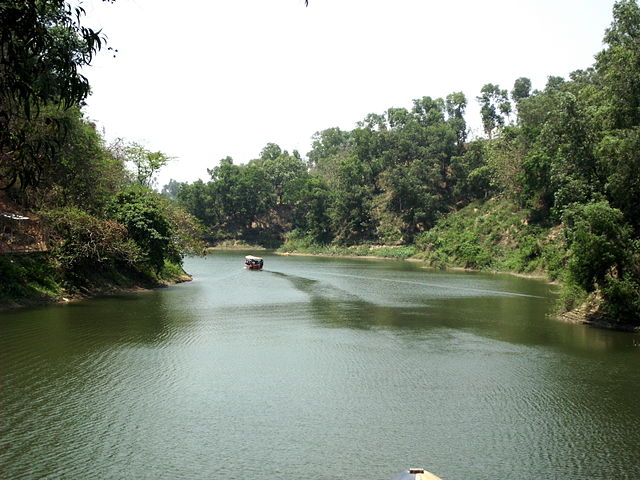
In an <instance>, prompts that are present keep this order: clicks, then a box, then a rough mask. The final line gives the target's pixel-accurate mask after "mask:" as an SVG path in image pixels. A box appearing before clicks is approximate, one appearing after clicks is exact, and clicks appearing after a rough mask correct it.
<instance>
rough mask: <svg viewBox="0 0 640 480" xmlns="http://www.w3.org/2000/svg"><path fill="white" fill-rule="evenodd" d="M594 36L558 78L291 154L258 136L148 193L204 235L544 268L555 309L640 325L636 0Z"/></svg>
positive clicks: (411, 114) (437, 262)
mask: <svg viewBox="0 0 640 480" xmlns="http://www.w3.org/2000/svg"><path fill="white" fill-rule="evenodd" d="M613 17H614V20H613V22H612V24H611V26H610V27H609V28H608V29H607V30H606V32H605V35H604V44H605V48H604V49H603V50H602V51H601V52H599V53H597V54H596V56H595V63H594V64H593V65H592V66H590V67H587V68H586V69H584V70H578V71H575V72H573V73H572V74H571V75H570V76H569V78H568V79H565V78H560V77H553V76H552V77H548V82H547V84H546V85H545V87H544V88H543V89H540V90H534V89H532V85H531V81H530V80H529V79H527V78H518V79H517V80H515V82H514V85H513V88H512V89H511V90H510V91H508V90H507V89H503V88H501V87H500V86H499V85H494V84H487V85H484V86H483V87H482V89H481V90H480V93H479V95H478V96H477V98H476V100H477V101H478V102H479V104H480V108H481V119H482V125H483V130H484V138H475V139H471V138H468V137H469V135H468V128H467V124H466V121H465V110H466V107H467V98H466V97H465V95H464V94H463V93H461V92H454V93H452V94H450V95H448V96H447V97H446V98H444V99H442V98H431V97H423V98H420V99H416V100H414V101H413V104H412V105H411V107H410V108H389V109H388V110H387V111H386V112H384V113H381V114H369V115H367V116H366V117H365V118H364V119H363V120H362V121H361V122H359V123H358V125H357V127H356V128H355V129H353V130H351V131H344V130H341V129H339V128H328V129H325V130H322V131H319V132H318V133H316V134H315V135H314V137H313V145H312V150H311V151H310V152H309V153H308V155H307V157H306V158H302V156H301V155H300V154H299V153H298V152H297V151H293V153H289V152H287V151H286V150H283V149H281V148H280V146H278V145H275V144H268V145H267V146H266V147H265V148H264V149H263V150H262V152H261V154H260V156H259V158H256V159H254V160H251V161H249V162H248V163H246V164H241V165H236V164H234V162H233V159H231V158H229V157H227V158H225V159H223V160H221V161H220V163H219V165H218V166H215V167H213V168H211V169H210V170H209V174H210V177H211V178H210V181H208V182H203V181H196V182H193V183H178V182H175V181H171V182H169V184H168V185H166V186H165V187H164V189H163V195H164V196H166V197H167V198H169V199H172V200H173V201H175V202H177V203H178V204H179V205H181V206H182V207H183V208H185V209H186V210H188V211H189V212H190V213H192V214H193V215H194V216H195V217H197V218H198V219H199V220H200V221H201V222H202V224H203V225H204V226H205V228H206V232H207V233H206V235H207V240H208V241H209V242H210V243H218V242H224V241H229V240H236V241H237V240H240V241H245V242H247V243H248V244H260V245H263V246H267V247H279V248H280V249H281V250H282V251H296V252H306V253H320V254H351V255H378V256H385V257H394V258H408V257H415V258H419V259H423V260H424V261H426V262H427V263H428V264H430V265H432V266H435V267H453V266H456V267H465V268H473V269H486V270H496V271H512V272H521V273H529V274H543V275H546V276H547V277H549V278H550V279H552V280H555V281H558V282H559V283H561V284H562V285H563V293H562V298H561V302H560V303H561V305H560V308H559V309H560V311H561V312H566V311H572V310H574V311H575V310H579V311H581V312H583V316H586V317H589V318H591V319H599V320H601V321H606V322H608V323H609V325H613V326H616V327H621V328H626V327H629V326H634V325H635V326H637V325H640V235H639V234H640V209H638V205H640V181H639V178H640V177H639V176H638V172H639V171H640V156H639V155H638V151H640V148H639V147H640V9H639V7H638V4H637V2H636V1H634V0H621V1H619V2H617V3H616V4H615V5H614V8H613Z"/></svg>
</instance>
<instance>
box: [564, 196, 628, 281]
mask: <svg viewBox="0 0 640 480" xmlns="http://www.w3.org/2000/svg"><path fill="white" fill-rule="evenodd" d="M565 223H566V224H567V229H566V236H567V244H568V247H569V255H570V257H569V264H568V267H569V279H570V280H571V281H572V282H574V283H575V284H576V285H578V286H580V287H581V288H583V289H584V290H586V291H587V292H593V291H594V290H595V289H596V288H597V287H598V286H601V285H604V283H605V278H606V277H607V275H610V274H611V273H614V274H615V275H620V274H622V273H624V267H625V265H627V264H628V261H629V257H628V255H629V248H630V246H631V230H630V228H629V227H628V225H627V224H626V223H625V222H624V218H623V215H622V212H620V211H619V210H617V209H613V208H611V207H610V206H609V204H608V203H607V202H598V203H590V204H586V205H576V206H575V207H573V208H571V209H570V210H568V211H567V212H566V213H565Z"/></svg>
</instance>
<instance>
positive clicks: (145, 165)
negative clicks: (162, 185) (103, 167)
mask: <svg viewBox="0 0 640 480" xmlns="http://www.w3.org/2000/svg"><path fill="white" fill-rule="evenodd" d="M111 149H112V151H114V152H115V153H116V155H118V156H119V157H120V158H121V159H122V160H123V162H125V163H126V164H129V166H130V167H131V168H132V169H133V175H134V179H135V181H136V182H137V183H138V184H139V185H141V186H143V187H149V188H151V187H153V186H154V184H155V181H156V180H155V178H154V177H155V174H156V173H157V172H158V171H159V170H160V169H161V168H162V167H164V166H165V165H166V164H167V163H169V161H171V160H172V158H171V157H169V156H168V155H166V154H165V153H162V152H160V151H157V152H152V151H151V150H149V149H147V148H145V147H144V146H142V145H140V144H139V143H136V142H131V143H129V144H125V143H123V141H122V139H118V140H116V142H114V144H113V145H112V146H111Z"/></svg>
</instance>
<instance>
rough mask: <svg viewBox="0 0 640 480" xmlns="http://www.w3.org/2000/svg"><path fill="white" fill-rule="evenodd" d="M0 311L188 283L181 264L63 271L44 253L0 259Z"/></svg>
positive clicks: (6, 256)
mask: <svg viewBox="0 0 640 480" xmlns="http://www.w3.org/2000/svg"><path fill="white" fill-rule="evenodd" d="M0 276H1V277H2V280H3V281H2V283H1V284H0V312H3V311H7V310H15V309H20V308H30V307H39V306H45V305H53V304H57V303H69V302H75V301H81V300H86V299H88V298H94V297H102V296H111V295H121V294H125V293H133V292H138V291H145V290H151V289H155V288H162V287H166V286H169V285H174V284H177V283H183V282H188V281H191V280H192V278H191V276H190V275H189V274H187V273H186V272H185V271H184V270H183V269H182V267H181V266H180V265H177V264H171V263H168V262H167V263H166V264H165V267H164V268H163V269H162V271H161V272H159V273H157V272H153V271H151V270H149V271H141V270H137V269H134V268H130V267H122V268H120V269H117V270H116V269H112V268H110V269H109V268H107V269H104V270H102V271H97V270H95V271H83V272H78V271H66V270H64V269H62V268H61V267H59V266H56V265H55V261H54V260H53V259H52V257H51V256H50V255H49V254H48V253H47V252H40V253H37V254H29V255H1V256H0Z"/></svg>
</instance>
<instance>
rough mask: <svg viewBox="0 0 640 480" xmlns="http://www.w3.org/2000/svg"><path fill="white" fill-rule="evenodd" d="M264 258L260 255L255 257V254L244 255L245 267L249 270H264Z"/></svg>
mask: <svg viewBox="0 0 640 480" xmlns="http://www.w3.org/2000/svg"><path fill="white" fill-rule="evenodd" d="M263 265H264V260H263V259H262V258H260V257H254V256H253V255H247V256H246V257H244V268H248V269H249V270H262V266H263Z"/></svg>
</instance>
